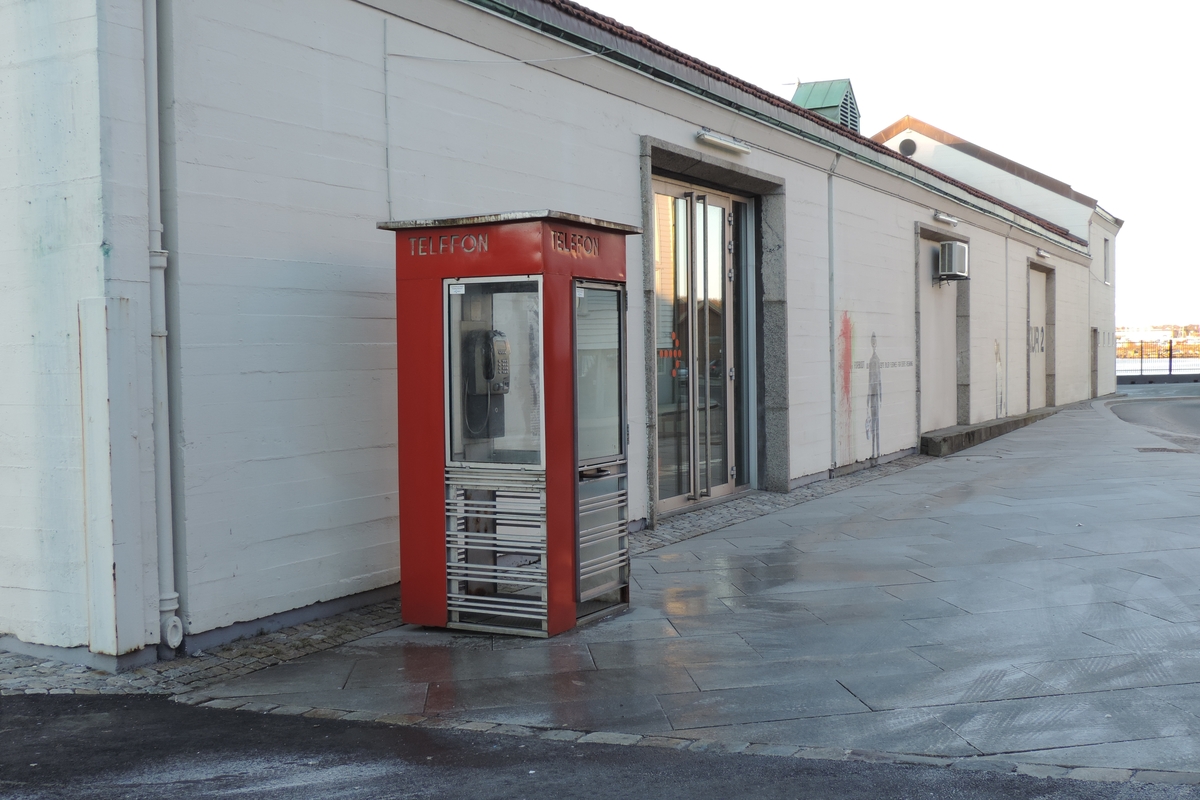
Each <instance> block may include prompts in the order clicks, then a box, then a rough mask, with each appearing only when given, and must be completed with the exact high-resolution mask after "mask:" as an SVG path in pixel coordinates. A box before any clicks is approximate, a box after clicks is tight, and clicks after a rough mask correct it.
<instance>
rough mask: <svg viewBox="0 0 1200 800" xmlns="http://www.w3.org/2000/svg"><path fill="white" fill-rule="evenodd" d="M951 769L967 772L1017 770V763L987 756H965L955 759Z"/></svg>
mask: <svg viewBox="0 0 1200 800" xmlns="http://www.w3.org/2000/svg"><path fill="white" fill-rule="evenodd" d="M951 769H960V770H963V771H965V772H1016V770H1017V765H1016V764H1014V763H1013V762H1011V761H998V760H992V759H987V758H964V759H961V760H959V761H955V762H954V764H953V765H952V766H951Z"/></svg>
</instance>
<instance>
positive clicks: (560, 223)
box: [376, 210, 642, 281]
mask: <svg viewBox="0 0 1200 800" xmlns="http://www.w3.org/2000/svg"><path fill="white" fill-rule="evenodd" d="M376 227H378V228H380V229H381V230H389V231H396V234H397V236H396V278H397V280H400V281H404V280H419V279H423V278H426V279H427V278H459V277H467V276H479V277H482V276H488V275H510V274H515V273H521V274H526V275H533V274H545V275H572V276H575V277H581V278H596V279H600V280H615V281H624V280H625V242H624V239H625V236H627V235H629V234H638V233H641V232H642V229H641V228H639V227H637V226H634V225H624V224H622V223H619V222H607V221H605V220H599V219H595V218H593V217H584V216H580V215H578V214H568V213H565V212H562V211H550V210H544V211H510V212H505V213H502V214H484V215H479V216H470V217H451V218H446V219H418V220H400V221H390V222H380V223H378V224H377V226H376ZM406 232H407V234H408V235H407V236H406V235H405V233H406Z"/></svg>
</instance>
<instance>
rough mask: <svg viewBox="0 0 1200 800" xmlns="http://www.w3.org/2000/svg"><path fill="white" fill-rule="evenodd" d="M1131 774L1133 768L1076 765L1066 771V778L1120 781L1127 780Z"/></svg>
mask: <svg viewBox="0 0 1200 800" xmlns="http://www.w3.org/2000/svg"><path fill="white" fill-rule="evenodd" d="M1132 776H1133V770H1128V769H1110V768H1107V767H1076V768H1075V769H1073V770H1071V771H1070V772H1068V773H1067V777H1068V778H1073V779H1074V780H1077V781H1100V782H1107V783H1121V782H1123V781H1127V780H1129V779H1130V777H1132Z"/></svg>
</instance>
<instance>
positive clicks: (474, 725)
mask: <svg viewBox="0 0 1200 800" xmlns="http://www.w3.org/2000/svg"><path fill="white" fill-rule="evenodd" d="M454 727H455V728H457V729H458V730H460V731H490V730H491V729H492V728H494V727H496V723H494V722H464V723H462V724H461V725H455V726H454ZM542 738H546V737H544V736H543V737H542Z"/></svg>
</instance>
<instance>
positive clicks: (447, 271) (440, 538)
mask: <svg viewBox="0 0 1200 800" xmlns="http://www.w3.org/2000/svg"><path fill="white" fill-rule="evenodd" d="M505 216H507V217H508V218H474V219H472V220H461V221H449V220H447V221H444V224H437V223H431V222H416V223H383V224H381V226H380V227H384V228H386V229H389V230H395V231H396V342H397V363H398V366H399V367H400V368H401V371H400V374H401V375H403V376H405V377H404V379H403V380H402V382H401V383H400V386H399V393H398V394H399V398H398V399H399V403H398V411H399V447H398V450H399V458H400V594H401V603H400V610H401V616H402V618H403V620H404V621H405V622H410V623H415V624H418V625H429V626H436V627H444V626H445V625H446V623H447V608H446V593H447V585H446V534H445V531H446V509H445V467H446V457H445V433H444V431H445V422H444V417H445V386H446V376H445V373H444V352H443V349H444V338H443V337H444V331H445V325H446V322H445V320H444V318H443V310H444V305H443V296H442V295H443V290H442V286H443V283H442V282H443V280H445V279H448V278H450V279H456V278H475V277H493V276H495V277H499V276H509V275H513V276H519V275H542V276H543V283H542V292H543V320H542V324H543V329H542V364H543V366H542V368H543V380H544V382H545V389H544V391H545V395H544V408H545V415H546V426H545V431H544V433H545V444H546V516H547V520H546V523H547V541H546V550H547V571H548V575H547V581H548V590H547V591H548V600H549V623H548V627H549V630H548V632H549V634H550V635H551V636H553V635H554V634H557V633H561V632H563V631H565V630H569V629H570V628H573V627H575V619H576V603H575V597H576V590H575V581H576V576H577V575H578V565H577V564H576V558H577V554H576V548H575V538H576V531H575V524H576V508H577V500H576V496H575V493H576V488H577V485H578V480H577V472H578V466H577V459H576V443H575V364H574V355H575V348H574V324H573V318H574V291H573V288H574V281H575V279H577V278H579V279H587V280H601V281H609V282H616V283H624V282H625V236H626V235H627V234H629V233H637V232H639V231H638V230H637V229H636V228H632V227H629V226H622V225H615V224H612V223H604V222H599V221H595V220H586V219H583V218H578V217H570V216H568V215H564V214H555V213H553V212H551V213H544V214H537V215H505ZM451 222H457V223H459V224H449V223H451Z"/></svg>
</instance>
